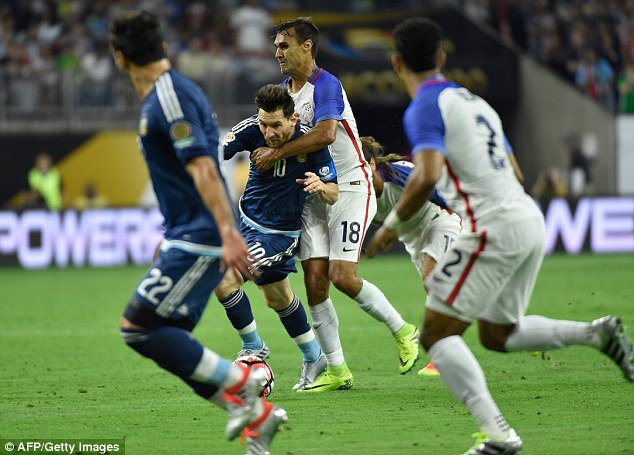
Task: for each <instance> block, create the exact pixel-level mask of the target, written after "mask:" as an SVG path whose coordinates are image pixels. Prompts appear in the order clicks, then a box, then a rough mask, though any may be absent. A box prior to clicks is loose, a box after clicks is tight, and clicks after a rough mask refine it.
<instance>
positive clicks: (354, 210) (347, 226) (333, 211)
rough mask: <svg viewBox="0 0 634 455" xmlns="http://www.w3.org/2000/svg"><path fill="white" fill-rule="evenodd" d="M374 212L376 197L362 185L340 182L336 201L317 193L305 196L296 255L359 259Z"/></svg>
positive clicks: (352, 260)
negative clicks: (332, 201) (331, 203)
mask: <svg viewBox="0 0 634 455" xmlns="http://www.w3.org/2000/svg"><path fill="white" fill-rule="evenodd" d="M357 186H358V187H359V188H358V191H357ZM375 213H376V197H375V196H374V194H368V192H367V188H365V187H363V186H362V185H353V184H350V183H347V184H342V185H339V199H338V200H337V202H335V203H334V204H333V205H328V204H326V203H324V202H322V201H321V200H320V199H319V197H318V196H316V195H315V196H311V197H308V198H306V202H305V204H304V211H303V213H302V233H301V236H300V242H299V254H298V255H297V259H298V260H300V261H303V260H306V259H310V258H329V259H330V260H341V261H350V262H359V258H360V256H361V246H362V245H363V239H364V238H365V234H366V232H367V230H368V227H369V226H370V222H371V220H372V218H373V217H374V214H375Z"/></svg>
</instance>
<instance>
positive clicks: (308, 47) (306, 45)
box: [303, 39, 313, 54]
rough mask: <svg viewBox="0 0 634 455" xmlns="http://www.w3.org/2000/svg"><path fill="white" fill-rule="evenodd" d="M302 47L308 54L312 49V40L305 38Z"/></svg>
mask: <svg viewBox="0 0 634 455" xmlns="http://www.w3.org/2000/svg"><path fill="white" fill-rule="evenodd" d="M303 48H304V51H305V52H308V53H309V54H310V53H311V52H312V49H313V40H312V39H307V40H306V41H304V44H303Z"/></svg>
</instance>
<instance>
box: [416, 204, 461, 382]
mask: <svg viewBox="0 0 634 455" xmlns="http://www.w3.org/2000/svg"><path fill="white" fill-rule="evenodd" d="M432 207H433V206H432ZM433 208H434V210H430V211H429V215H428V219H427V220H425V221H426V224H425V225H424V226H423V227H424V229H423V230H422V231H421V232H419V233H418V235H416V233H413V235H408V236H406V237H405V238H404V240H403V243H404V245H405V248H406V249H407V251H408V252H409V253H410V256H411V259H412V262H413V263H414V265H415V266H416V269H417V270H418V273H419V274H420V275H421V278H422V281H423V287H424V286H425V282H426V281H427V279H428V278H429V275H430V274H431V272H432V271H433V270H434V268H435V267H436V264H437V263H438V260H440V258H442V257H443V255H444V254H445V253H446V252H447V250H449V248H451V246H452V245H453V243H454V242H455V241H456V238H457V237H458V235H459V234H460V231H461V230H462V221H461V220H460V217H459V216H458V215H456V214H453V213H450V212H447V211H446V210H444V209H441V208H440V207H433ZM439 374H440V373H439V372H438V369H437V368H436V366H435V365H434V362H429V363H428V364H427V365H425V366H424V367H423V368H421V369H420V370H419V371H418V375H419V376H420V377H435V376H438V375H439Z"/></svg>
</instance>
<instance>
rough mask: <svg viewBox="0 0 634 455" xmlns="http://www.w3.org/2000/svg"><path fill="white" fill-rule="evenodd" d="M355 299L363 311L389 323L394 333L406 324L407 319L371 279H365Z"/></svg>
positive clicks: (386, 323)
mask: <svg viewBox="0 0 634 455" xmlns="http://www.w3.org/2000/svg"><path fill="white" fill-rule="evenodd" d="M354 300H355V302H357V303H358V304H359V307H360V308H361V309H362V310H363V311H365V312H366V313H368V314H369V315H370V316H372V317H373V318H374V319H376V320H377V321H380V322H382V323H384V324H385V325H387V326H388V328H389V329H390V331H391V332H392V333H396V332H397V331H398V330H399V329H400V328H402V327H403V325H405V321H404V320H403V318H402V317H401V315H400V314H399V312H398V311H396V309H395V308H394V307H393V306H392V304H391V303H390V302H389V301H388V300H387V298H386V297H385V295H384V294H383V293H382V292H381V290H380V289H379V288H377V287H376V286H375V285H373V284H372V283H370V282H369V281H366V280H363V285H362V287H361V291H360V292H359V294H358V295H357V296H356V297H355V298H354Z"/></svg>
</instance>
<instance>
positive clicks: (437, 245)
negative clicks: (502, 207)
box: [360, 136, 462, 376]
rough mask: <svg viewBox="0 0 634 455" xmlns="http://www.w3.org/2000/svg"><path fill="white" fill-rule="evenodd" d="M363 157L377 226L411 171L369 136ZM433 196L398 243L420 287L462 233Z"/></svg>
mask: <svg viewBox="0 0 634 455" xmlns="http://www.w3.org/2000/svg"><path fill="white" fill-rule="evenodd" d="M360 139H361V145H362V146H363V155H364V156H365V160H366V161H367V162H368V163H370V167H371V168H372V183H373V185H374V191H375V193H376V202H377V210H376V215H374V219H373V220H372V223H374V224H378V225H381V224H383V222H384V221H385V218H386V217H387V216H388V215H389V213H390V212H391V211H392V209H393V208H394V206H395V205H396V203H397V202H398V200H399V198H400V197H401V194H403V187H404V186H405V184H406V182H407V180H408V179H409V176H410V174H411V172H412V170H413V169H414V165H413V164H412V163H411V162H409V161H404V159H403V157H402V156H400V155H397V154H395V153H390V154H389V155H384V149H383V146H382V145H381V144H380V143H378V142H377V141H376V140H375V139H374V138H373V137H371V136H364V137H361V138H360ZM444 205H445V201H443V200H442V199H441V198H440V197H439V196H438V193H437V192H434V194H433V195H432V198H431V201H429V202H427V203H425V204H423V206H422V207H421V208H420V209H419V210H418V211H417V212H416V213H415V214H414V215H413V216H412V217H411V218H410V219H409V220H407V223H405V224H404V225H403V228H402V229H400V231H399V240H400V241H401V242H402V243H403V245H404V246H405V249H406V250H407V252H408V253H409V255H410V258H411V260H412V263H413V264H414V266H415V267H416V270H418V273H419V275H420V276H421V278H422V281H423V283H424V282H425V281H426V280H427V277H428V276H429V274H430V273H431V271H432V270H433V269H434V267H435V266H436V263H437V262H438V261H439V260H440V258H441V257H442V255H443V254H445V252H446V251H447V250H448V249H449V248H450V247H451V245H452V244H453V242H454V241H455V240H456V237H457V236H458V234H459V233H460V229H462V221H461V220H460V217H459V216H458V215H456V214H455V213H453V212H449V211H447V210H445V209H444V208H443V207H444ZM418 375H419V376H437V375H438V370H437V369H436V367H435V366H434V363H433V362H429V364H427V365H426V366H425V367H424V368H422V369H421V370H420V371H419V372H418Z"/></svg>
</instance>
